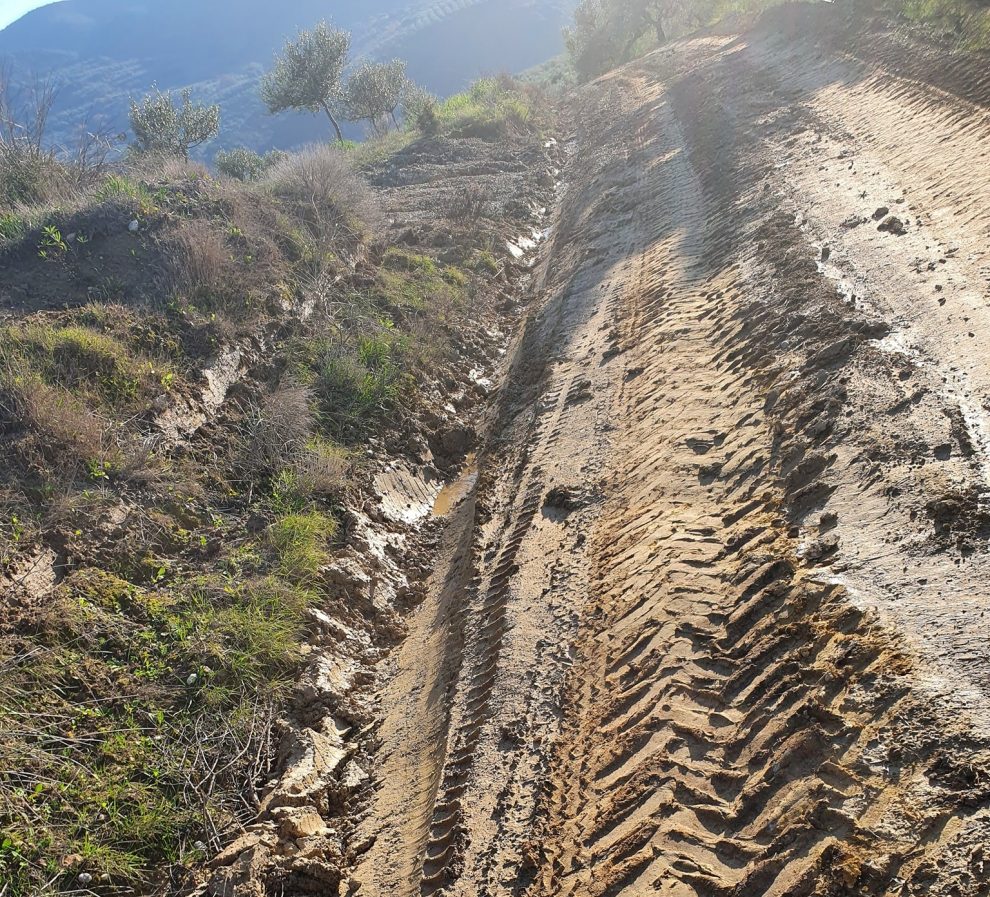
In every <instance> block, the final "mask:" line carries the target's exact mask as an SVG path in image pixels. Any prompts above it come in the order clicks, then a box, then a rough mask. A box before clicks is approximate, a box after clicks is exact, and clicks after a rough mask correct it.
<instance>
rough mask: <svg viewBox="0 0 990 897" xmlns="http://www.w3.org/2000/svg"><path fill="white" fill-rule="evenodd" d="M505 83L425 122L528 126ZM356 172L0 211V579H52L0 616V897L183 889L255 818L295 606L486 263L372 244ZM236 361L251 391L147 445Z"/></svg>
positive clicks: (342, 162) (441, 354)
mask: <svg viewBox="0 0 990 897" xmlns="http://www.w3.org/2000/svg"><path fill="white" fill-rule="evenodd" d="M524 95H525V92H524V93H523V94H520V95H519V96H517V95H516V94H515V93H514V92H513V91H511V90H510V89H509V88H508V87H507V86H506V85H505V84H504V83H502V82H498V81H492V82H486V83H485V84H483V85H480V86H477V87H476V88H475V89H473V90H472V91H470V92H469V93H467V94H465V95H464V96H463V97H460V98H454V99H452V100H451V101H448V102H447V103H445V104H442V105H441V107H440V112H439V119H440V121H441V122H442V128H443V133H445V134H449V135H453V134H473V135H488V136H492V135H495V134H506V133H509V132H510V131H515V129H517V128H525V129H526V130H527V133H529V132H532V131H535V129H536V127H537V119H536V118H535V117H534V115H535V113H534V111H533V110H534V109H535V106H527V105H525V102H524ZM521 104H522V105H521ZM415 139H418V135H417V134H415V133H403V134H401V135H396V136H394V137H393V138H392V141H393V143H392V144H389V145H388V146H386V147H379V148H378V149H377V150H376V152H377V151H384V152H386V153H387V152H391V151H392V150H391V149H390V147H392V146H405V145H406V143H407V142H408V141H410V140H415ZM355 152H357V151H355ZM355 161H356V158H355V157H354V156H348V155H346V154H342V153H340V152H337V151H335V150H331V149H317V150H313V151H310V152H307V153H304V154H300V155H298V156H294V157H290V158H285V159H282V158H280V159H277V160H273V161H272V164H271V166H269V167H268V168H266V170H265V171H264V172H263V173H262V174H260V175H259V176H257V177H253V178H251V179H249V180H244V181H240V180H236V179H227V178H216V177H213V176H210V175H209V174H208V173H207V172H206V171H205V170H204V169H202V168H201V167H199V166H195V165H185V164H179V163H176V164H175V165H170V166H167V169H166V170H165V171H164V172H147V171H141V170H127V171H121V172H118V173H114V174H112V175H109V176H107V177H105V178H104V179H102V180H100V181H99V182H97V183H95V184H92V185H90V186H88V187H87V188H86V189H83V190H80V191H79V192H77V193H75V194H73V195H71V196H67V197H61V198H58V199H57V200H46V201H45V202H42V203H40V204H38V205H34V206H28V205H23V204H22V203H21V202H20V201H18V203H17V204H16V206H11V207H10V211H7V212H4V213H3V214H4V217H2V218H0V264H2V265H3V267H4V271H5V273H4V283H5V285H6V287H7V288H11V287H14V288H16V292H14V293H12V296H14V297H15V298H16V302H15V303H14V304H15V305H16V304H17V303H21V308H20V312H19V314H18V315H17V316H15V317H11V318H8V319H7V320H6V321H5V322H4V323H3V324H2V325H0V472H2V475H0V582H3V583H4V584H5V585H6V584H7V583H8V582H9V580H8V579H3V577H9V576H13V575H15V574H17V572H18V571H19V570H20V569H22V568H21V567H20V566H19V565H21V564H22V563H33V562H34V561H33V559H34V558H36V557H38V556H39V555H41V554H43V553H44V552H50V553H51V554H52V555H53V556H54V557H55V559H56V561H55V562H56V564H57V566H58V572H59V574H60V577H59V582H58V585H57V586H56V588H55V591H54V593H47V592H46V593H45V594H43V595H39V594H35V593H32V592H31V591H30V589H27V587H26V586H25V587H24V590H21V589H18V590H12V597H11V600H10V602H9V603H8V604H7V605H5V614H4V615H3V619H2V620H0V883H2V884H0V891H3V895H4V897H28V895H32V897H33V895H39V894H47V893H53V894H54V893H63V892H79V891H85V892H92V893H95V894H98V895H106V897H110V895H115V894H119V893H121V892H123V891H127V890H130V891H132V892H137V893H149V894H150V893H173V892H177V891H180V890H181V889H182V887H183V886H184V885H185V884H187V883H188V882H189V881H190V880H191V876H192V875H193V870H194V869H195V868H196V866H197V864H198V863H200V862H201V861H202V860H203V859H204V858H205V857H208V856H212V855H215V854H216V853H217V852H218V851H219V850H220V849H222V848H223V847H224V846H225V845H226V844H227V843H229V841H230V840H231V838H232V837H233V836H234V835H235V834H236V833H237V832H238V831H239V830H241V829H242V827H243V826H244V824H245V823H247V822H249V821H251V820H252V819H254V818H255V816H256V814H257V812H258V801H259V797H260V793H261V791H262V790H263V788H264V784H265V783H266V782H267V781H268V780H269V779H270V778H271V776H272V774H273V771H274V768H273V764H274V763H275V762H276V759H277V758H276V755H277V747H276V745H275V744H273V743H272V737H273V732H274V731H275V727H274V720H275V719H276V718H277V717H279V715H280V714H282V713H283V712H284V711H285V708H286V706H287V702H288V701H289V700H290V698H291V694H292V688H293V683H295V682H296V681H297V680H298V677H299V674H300V671H301V669H302V666H303V664H304V663H305V662H306V657H307V648H306V645H307V643H308V642H309V641H311V640H312V639H311V632H310V620H311V619H312V614H311V611H313V610H314V609H315V608H320V609H323V610H326V609H332V610H334V611H335V612H336V611H337V610H340V609H341V608H342V606H343V605H345V604H346V602H347V596H346V595H342V594H341V593H340V585H339V581H338V580H336V579H334V577H333V575H332V574H331V573H328V572H327V571H328V563H329V562H332V559H333V557H334V553H335V551H337V549H338V548H339V547H340V546H341V545H342V544H343V542H344V540H345V539H346V532H345V531H343V528H342V522H343V520H344V518H345V515H344V514H343V513H342V511H341V509H342V508H343V507H345V506H347V505H348V504H349V503H353V502H357V503H359V504H360V503H363V502H364V500H365V496H362V495H360V494H358V493H357V491H356V489H357V487H356V485H355V481H356V479H357V477H356V475H355V467H356V465H358V464H359V463H360V462H359V460H357V459H360V458H361V457H362V456H363V455H365V453H366V450H367V447H368V441H369V440H371V439H374V440H376V442H378V443H379V444H380V443H381V441H382V440H387V439H391V440H395V441H396V443H397V444H404V443H403V440H405V439H407V438H408V436H409V433H408V432H406V431H405V430H404V428H405V427H406V426H407V423H408V421H409V419H410V416H411V414H413V413H414V412H415V411H416V409H417V408H418V407H419V405H420V404H421V402H422V397H421V389H422V384H423V383H425V382H430V378H435V377H436V372H437V370H438V369H439V368H440V367H441V366H442V365H443V363H444V362H445V361H446V360H447V359H448V357H450V355H451V354H452V349H451V347H450V345H449V344H448V342H447V340H448V336H449V334H450V333H451V332H452V331H454V330H456V329H457V328H458V327H459V326H460V325H461V323H462V322H463V321H465V320H467V319H469V318H470V316H471V315H472V314H474V313H475V312H476V309H474V308H473V305H474V303H475V302H476V301H477V299H478V296H479V293H478V290H479V285H480V284H485V283H487V282H488V281H489V280H490V279H491V276H492V274H493V272H494V271H496V270H498V262H497V260H496V259H495V257H494V256H492V255H491V253H490V252H486V251H484V250H480V249H478V248H477V246H475V245H474V244H473V243H472V242H471V241H470V239H468V236H467V235H468V231H469V230H470V229H471V227H472V225H469V223H464V224H463V229H464V232H465V239H464V245H463V246H462V247H460V249H461V250H463V251H456V247H455V248H454V249H452V248H451V247H449V246H447V247H446V248H445V249H444V261H441V260H440V259H439V258H438V257H437V256H436V255H435V254H431V253H432V250H430V249H423V248H418V247H415V246H409V245H405V244H404V245H403V246H401V247H399V246H391V245H389V244H388V243H387V241H385V240H383V239H382V238H381V236H380V220H381V215H380V211H379V210H378V208H377V202H376V199H375V197H374V196H373V195H372V193H371V192H370V190H369V189H368V188H367V187H366V186H365V185H364V183H363V182H362V181H361V179H360V178H359V177H358V176H357V175H356V174H355ZM458 227H462V225H460V224H458V225H457V226H456V227H454V226H453V225H452V226H451V228H450V230H451V231H452V232H454V231H456V232H457V233H460V231H457V228H458ZM474 230H477V228H476V227H474ZM231 347H238V350H239V351H240V352H241V357H243V358H246V359H248V361H247V362H245V364H247V365H249V367H250V372H249V375H247V376H242V378H241V380H240V381H239V382H237V383H233V384H231V385H230V392H229V394H228V397H227V401H226V402H225V403H224V405H223V407H222V410H221V412H220V415H219V417H218V418H216V419H215V420H210V421H205V422H204V421H199V425H201V428H200V429H199V430H198V431H196V432H195V433H194V434H193V435H191V436H187V437H181V438H180V439H179V441H178V444H175V443H174V442H170V441H168V440H166V439H165V438H164V436H163V432H164V431H163V430H162V429H161V428H160V424H161V422H162V420H163V419H166V418H168V416H169V415H170V414H175V415H182V414H186V415H188V416H191V417H192V418H193V419H196V415H197V414H199V413H200V409H201V407H202V405H203V401H204V399H203V397H204V394H205V393H207V392H209V391H210V390H211V389H214V388H215V386H214V382H213V381H212V380H210V379H209V378H206V379H204V377H203V375H202V371H203V369H204V368H206V367H209V366H210V365H211V364H213V363H214V361H215V359H216V358H217V357H218V356H221V355H222V354H223V353H224V352H225V350H230V349H231ZM183 432H184V431H183ZM331 583H332V585H331ZM343 609H344V611H348V609H347V608H346V607H344V608H343ZM348 612H350V613H358V611H356V610H349V611H348ZM362 612H364V611H362ZM4 886H5V887H6V890H4Z"/></svg>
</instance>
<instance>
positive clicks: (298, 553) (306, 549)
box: [269, 511, 337, 582]
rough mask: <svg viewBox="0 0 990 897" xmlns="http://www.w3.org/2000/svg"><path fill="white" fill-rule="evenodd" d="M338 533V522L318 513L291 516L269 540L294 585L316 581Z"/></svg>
mask: <svg viewBox="0 0 990 897" xmlns="http://www.w3.org/2000/svg"><path fill="white" fill-rule="evenodd" d="M336 531H337V524H336V521H335V520H333V519H332V518H331V517H327V516H326V515H325V514H321V513H320V512H318V511H308V512H297V513H292V514H288V515H286V516H285V517H282V518H281V519H280V520H277V521H276V522H275V523H274V524H272V527H271V530H270V532H269V538H270V539H271V543H272V546H273V547H274V549H275V551H276V553H277V555H278V559H279V560H278V564H279V569H280V571H281V572H282V574H283V575H284V576H286V577H287V578H289V579H292V580H295V581H303V582H305V581H308V580H311V579H313V577H315V576H316V575H317V574H318V573H319V572H320V567H321V566H322V565H323V564H324V563H326V548H327V544H328V543H329V542H330V540H331V539H332V538H333V537H334V535H335V533H336Z"/></svg>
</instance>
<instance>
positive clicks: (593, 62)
mask: <svg viewBox="0 0 990 897" xmlns="http://www.w3.org/2000/svg"><path fill="white" fill-rule="evenodd" d="M716 2H717V0H581V3H579V4H578V7H577V9H576V10H575V11H574V24H573V26H572V27H570V28H568V29H567V30H566V31H565V33H564V39H565V42H566V44H567V50H568V54H569V56H570V59H571V63H572V65H573V66H574V70H575V72H576V73H577V77H578V80H580V81H587V80H589V79H590V78H595V77H597V76H598V75H601V74H603V73H605V72H607V71H608V70H609V69H611V68H614V67H615V66H617V65H620V64H621V63H623V62H627V61H628V60H630V59H632V58H633V57H634V56H636V55H638V54H639V53H641V52H643V51H645V50H646V49H649V48H650V47H652V46H656V45H659V44H664V43H666V42H667V40H668V39H669V38H670V37H672V36H676V35H677V34H680V33H683V32H684V31H685V30H688V29H690V28H695V27H697V26H698V25H700V24H702V23H704V22H705V21H708V20H709V19H710V18H711V16H712V13H713V11H714V9H715V5H716Z"/></svg>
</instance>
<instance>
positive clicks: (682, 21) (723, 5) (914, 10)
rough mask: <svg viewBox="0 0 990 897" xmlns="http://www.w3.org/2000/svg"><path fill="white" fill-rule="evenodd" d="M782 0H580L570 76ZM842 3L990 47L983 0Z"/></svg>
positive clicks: (568, 37) (599, 70) (585, 76)
mask: <svg viewBox="0 0 990 897" xmlns="http://www.w3.org/2000/svg"><path fill="white" fill-rule="evenodd" d="M783 2H785V0H581V2H580V3H579V4H578V6H577V9H576V10H575V13H574V24H573V25H572V26H571V27H570V28H568V29H567V30H566V32H565V35H564V36H565V41H566V44H567V55H568V60H569V63H570V66H571V68H572V70H573V72H574V75H575V77H576V79H577V80H578V81H588V80H590V79H592V78H596V77H598V76H599V75H602V74H604V73H605V72H607V71H609V70H610V69H612V68H615V67H616V66H618V65H621V64H622V63H624V62H628V61H629V60H631V59H635V58H636V57H638V56H641V55H643V54H644V53H646V52H649V51H650V50H652V49H655V48H656V47H658V46H661V45H663V44H665V43H667V41H669V40H672V39H675V38H678V37H682V36H683V35H685V34H687V33H690V32H692V31H694V30H695V29H697V28H700V27H702V26H705V25H711V24H714V23H716V22H718V21H719V20H721V19H724V18H726V17H729V16H738V15H754V14H757V13H760V12H762V11H764V10H767V9H770V8H772V7H774V6H779V5H781V4H782V3H783ZM842 5H845V6H850V7H855V8H857V9H859V10H860V11H862V12H864V13H868V14H877V13H879V14H883V15H887V16H892V17H898V18H901V19H903V20H905V21H908V22H913V23H916V24H920V25H923V26H925V27H927V28H929V29H934V30H935V31H937V32H938V34H939V36H940V37H941V38H942V39H944V40H946V41H947V42H948V43H949V44H950V45H954V46H955V47H957V48H958V49H960V50H980V49H988V48H990V3H988V2H987V0H836V6H842ZM550 75H553V73H552V72H551V73H550ZM556 76H557V77H559V73H557V75H556Z"/></svg>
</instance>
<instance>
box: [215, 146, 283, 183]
mask: <svg viewBox="0 0 990 897" xmlns="http://www.w3.org/2000/svg"><path fill="white" fill-rule="evenodd" d="M288 158H289V154H288V153H285V152H283V151H282V150H270V151H269V152H267V153H265V154H264V155H262V154H261V153H256V152H255V151H254V150H250V149H247V148H246V147H239V148H238V149H233V150H230V151H227V150H220V152H218V153H217V155H216V159H215V162H214V164H215V165H216V167H217V171H218V172H219V173H220V174H222V175H224V176H225V177H228V178H233V179H234V180H237V181H260V180H261V179H262V178H263V177H264V176H265V175H266V174H268V172H269V171H271V170H272V169H273V168H274V167H275V166H276V165H278V164H279V163H281V162H284V161H285V160H286V159H288Z"/></svg>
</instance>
